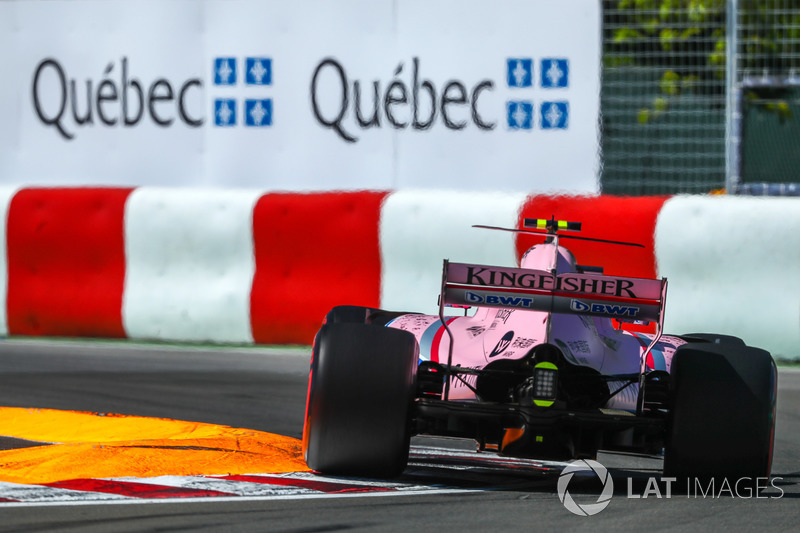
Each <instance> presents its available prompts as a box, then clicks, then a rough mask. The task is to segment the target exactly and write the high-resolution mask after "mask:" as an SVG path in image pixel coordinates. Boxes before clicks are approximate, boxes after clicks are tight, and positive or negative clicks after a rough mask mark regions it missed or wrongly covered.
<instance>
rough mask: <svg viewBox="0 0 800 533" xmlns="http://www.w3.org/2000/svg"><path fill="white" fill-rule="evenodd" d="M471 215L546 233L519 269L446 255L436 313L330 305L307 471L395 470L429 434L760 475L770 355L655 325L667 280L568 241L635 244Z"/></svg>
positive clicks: (309, 418)
mask: <svg viewBox="0 0 800 533" xmlns="http://www.w3.org/2000/svg"><path fill="white" fill-rule="evenodd" d="M476 227H482V228H489V229H498V230H505V231H515V232H523V233H530V234H535V235H538V236H540V237H543V238H544V239H545V242H544V243H541V244H537V245H535V246H533V247H532V248H530V249H529V250H528V251H527V252H526V253H525V254H524V255H523V257H522V259H521V261H520V267H519V268H508V267H495V266H486V265H472V264H463V263H452V262H449V261H447V260H445V261H444V268H443V276H442V286H441V293H440V295H439V315H438V316H429V315H424V314H418V313H398V312H390V311H385V310H381V309H373V308H367V307H357V306H338V307H335V308H333V309H332V310H331V311H330V312H329V313H328V315H327V316H326V317H325V320H324V322H323V325H322V327H321V328H320V330H319V332H318V333H317V335H316V338H315V341H314V346H313V354H312V361H311V370H310V375H309V387H308V399H307V404H306V415H305V425H304V431H303V450H304V454H305V459H306V462H307V464H308V466H309V467H310V468H311V469H313V470H316V471H318V472H322V473H326V474H338V475H366V476H372V477H393V476H397V475H399V474H400V473H402V471H403V470H404V469H405V468H406V466H407V463H408V455H409V446H410V444H409V443H410V437H411V436H412V435H435V436H446V437H461V438H470V439H474V440H475V441H476V442H477V443H478V445H479V449H480V450H485V451H489V452H492V453H498V454H501V455H507V456H513V457H525V458H536V459H551V460H571V459H577V458H594V457H595V456H596V454H597V452H598V450H601V449H602V450H609V451H624V452H632V453H642V454H656V455H660V454H662V453H663V456H664V474H665V475H667V476H674V477H676V478H679V479H689V478H695V479H712V480H717V479H725V478H727V479H729V480H733V479H742V478H750V479H756V478H765V477H768V476H769V474H770V468H771V461H772V449H773V436H774V430H775V406H776V391H777V371H776V367H775V362H774V361H773V359H772V356H771V355H770V354H769V353H768V352H766V351H764V350H761V349H758V348H753V347H749V346H746V345H745V343H744V342H743V341H742V340H741V339H738V338H736V337H732V336H727V335H716V334H688V335H663V334H662V327H663V323H664V305H665V299H666V294H667V280H666V279H643V278H631V277H619V276H609V275H604V274H603V272H602V268H600V267H594V266H591V267H590V266H582V265H580V264H578V263H577V262H576V259H575V257H574V256H573V254H572V253H571V252H570V251H569V250H568V249H567V248H566V247H564V246H562V245H561V241H562V240H565V239H585V240H591V241H600V242H605V243H608V244H609V245H619V246H641V245H637V244H635V243H624V242H618V241H605V240H600V239H588V238H586V237H583V236H580V235H575V234H574V232H578V231H580V230H581V224H580V223H575V222H564V221H556V220H553V219H550V220H547V219H544V220H542V219H525V221H524V229H507V228H494V227H490V226H476ZM446 308H455V309H456V310H457V311H456V312H457V313H459V314H460V316H458V315H457V316H452V314H451V315H446V314H445V309H446ZM469 308H474V312H473V313H472V314H470V311H469ZM626 322H635V323H652V324H655V333H637V332H632V331H627V330H624V329H622V328H621V324H623V323H626ZM628 329H635V328H628ZM639 329H642V328H639Z"/></svg>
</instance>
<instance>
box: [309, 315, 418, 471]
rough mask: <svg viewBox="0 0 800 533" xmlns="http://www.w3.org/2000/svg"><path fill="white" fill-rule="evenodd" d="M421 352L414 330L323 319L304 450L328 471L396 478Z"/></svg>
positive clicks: (315, 354) (404, 458)
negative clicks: (328, 321)
mask: <svg viewBox="0 0 800 533" xmlns="http://www.w3.org/2000/svg"><path fill="white" fill-rule="evenodd" d="M418 354H419V349H418V347H417V341H416V339H415V338H414V335H412V334H411V333H408V332H406V331H402V330H398V329H391V328H385V327H382V326H376V325H371V324H363V323H362V324H359V323H347V322H344V323H333V324H325V325H323V326H322V328H321V329H320V330H319V332H318V333H317V337H316V340H315V343H314V350H313V354H312V360H311V372H310V375H309V386H308V399H307V403H306V418H305V426H304V429H303V453H304V455H305V459H306V464H308V466H309V468H311V469H313V470H316V471H317V472H322V473H326V474H338V475H354V476H356V475H362V476H370V477H394V476H397V475H399V474H401V473H402V471H403V470H404V469H405V467H406V464H407V462H408V449H409V441H410V435H411V428H410V422H411V421H410V413H411V406H412V402H413V400H414V394H415V390H416V389H415V387H416V369H417V360H418V356H419V355H418Z"/></svg>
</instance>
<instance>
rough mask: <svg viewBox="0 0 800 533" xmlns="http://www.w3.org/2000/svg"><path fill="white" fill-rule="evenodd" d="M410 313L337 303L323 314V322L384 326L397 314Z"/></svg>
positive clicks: (397, 315)
mask: <svg viewBox="0 0 800 533" xmlns="http://www.w3.org/2000/svg"><path fill="white" fill-rule="evenodd" d="M410 314H412V313H404V312H397V311H384V310H383V309H375V308H374V307H361V306H358V305H337V306H336V307H334V308H333V309H331V310H330V311H328V314H327V315H325V320H324V321H323V324H341V323H343V322H345V323H355V324H376V325H379V326H385V325H386V324H388V323H389V322H391V321H392V320H393V319H395V318H397V317H399V316H402V315H410Z"/></svg>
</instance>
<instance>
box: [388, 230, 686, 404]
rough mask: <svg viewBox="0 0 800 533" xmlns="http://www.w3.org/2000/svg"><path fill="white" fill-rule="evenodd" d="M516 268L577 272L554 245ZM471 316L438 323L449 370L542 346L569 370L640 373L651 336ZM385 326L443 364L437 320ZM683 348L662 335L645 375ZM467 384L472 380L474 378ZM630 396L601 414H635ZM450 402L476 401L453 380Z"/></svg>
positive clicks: (540, 318)
mask: <svg viewBox="0 0 800 533" xmlns="http://www.w3.org/2000/svg"><path fill="white" fill-rule="evenodd" d="M520 267H521V268H523V269H530V270H532V271H545V272H552V273H554V274H556V275H559V274H565V273H574V272H577V267H576V261H575V257H574V256H573V255H572V253H571V252H570V251H569V250H568V249H566V248H564V247H563V246H559V245H558V244H557V243H545V244H538V245H536V246H534V247H532V248H531V249H530V250H528V251H527V252H526V253H525V255H524V256H523V257H522V260H521V261H520ZM642 281H643V282H647V281H650V280H642ZM474 309H475V313H474V314H473V315H472V316H464V315H459V316H446V317H445V319H446V321H447V325H448V327H449V329H450V331H451V333H452V335H453V339H454V343H453V359H452V364H453V365H460V366H461V367H465V368H475V369H480V368H483V367H485V366H486V365H488V364H489V363H490V362H493V361H497V360H500V359H521V358H523V357H524V356H525V355H526V354H528V352H529V351H530V350H531V349H532V348H533V347H534V346H536V345H538V344H541V343H547V342H549V343H550V344H553V345H555V346H557V347H558V348H559V349H560V350H561V352H562V353H563V354H564V356H565V358H566V359H567V360H568V361H569V362H571V363H572V364H575V365H580V366H587V367H590V368H593V369H594V370H597V371H598V372H600V373H601V374H603V375H618V374H635V373H638V372H640V364H641V357H642V354H643V353H644V352H645V350H646V348H647V346H648V345H649V344H650V343H651V341H652V339H653V338H654V335H653V334H646V333H634V332H629V331H623V330H619V329H616V328H615V327H614V326H613V323H612V319H611V318H609V317H605V316H589V315H583V314H562V313H551V312H547V311H533V310H526V309H519V308H496V307H475V308H474ZM451 310H454V309H451ZM548 319H549V324H548ZM388 327H392V328H397V329H402V330H405V331H409V332H411V333H413V334H414V336H415V337H416V339H417V342H418V343H419V348H420V360H421V361H435V362H441V363H447V358H448V353H449V345H450V336H449V335H448V334H447V332H446V331H445V328H444V326H443V324H442V322H441V321H440V319H439V317H438V316H432V315H420V314H408V315H402V316H400V317H398V318H396V319H394V320H393V321H391V322H390V323H389V324H388ZM548 330H549V331H548ZM682 344H685V341H684V340H682V339H681V338H679V337H673V336H667V335H663V336H661V338H660V339H659V341H658V343H656V344H655V345H654V346H653V348H652V349H651V351H650V353H649V354H648V356H647V362H646V364H647V368H648V369H650V370H664V371H667V372H669V370H670V364H671V362H672V356H673V354H674V353H675V350H676V349H677V348H678V347H679V346H681V345H682ZM467 379H472V380H474V376H468V377H467ZM473 383H474V381H473ZM625 383H626V382H624V381H620V382H619V383H618V384H617V386H615V383H614V382H611V383H609V387H610V388H611V390H612V391H613V390H615V388H619V387H621V386H623V385H624V384H625ZM637 395H638V385H631V386H628V387H626V388H625V389H624V390H622V391H621V392H620V393H619V394H617V395H615V396H613V397H612V398H611V400H609V402H608V404H607V405H606V407H607V408H614V409H624V410H627V411H635V410H636V400H637ZM450 399H451V400H474V399H475V394H474V392H473V391H472V390H470V389H469V387H467V386H465V385H464V384H463V383H462V382H460V381H458V380H452V381H451V387H450Z"/></svg>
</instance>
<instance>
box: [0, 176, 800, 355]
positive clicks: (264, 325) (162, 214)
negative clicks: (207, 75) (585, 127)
mask: <svg viewBox="0 0 800 533" xmlns="http://www.w3.org/2000/svg"><path fill="white" fill-rule="evenodd" d="M0 213H2V214H3V215H4V216H3V218H2V220H3V222H4V227H3V228H2V231H0V244H4V246H2V247H0V248H1V249H2V253H1V254H0V276H2V278H3V279H4V280H5V282H4V283H0V333H4V334H12V335H55V336H96V337H127V338H137V339H160V340H182V341H197V342H205V341H211V342H242V343H252V342H256V343H303V344H306V343H310V342H311V340H312V338H313V335H314V332H315V331H316V329H317V328H318V326H319V323H320V320H321V319H322V317H323V316H324V315H325V313H326V312H327V311H328V309H330V308H331V307H333V306H334V305H338V304H344V303H349V304H355V305H368V306H375V307H384V308H387V309H393V310H406V311H422V312H431V313H433V312H435V311H436V309H437V307H436V299H437V296H438V291H439V284H440V276H441V267H442V259H444V258H448V259H452V260H454V261H463V262H476V263H488V264H506V265H513V264H514V263H515V262H516V261H517V260H518V258H519V256H520V255H521V254H522V253H523V252H524V251H525V250H526V249H527V248H528V247H529V246H531V245H532V244H534V243H535V242H539V241H540V239H539V240H537V239H536V238H535V237H530V236H525V235H517V234H512V233H507V232H495V231H489V230H482V229H475V228H471V225H472V224H487V225H497V226H505V227H514V226H516V227H519V226H520V225H521V219H522V218H524V217H536V218H543V217H548V218H549V217H550V216H555V217H556V218H558V219H566V220H576V221H581V222H583V223H584V225H583V230H584V231H583V234H584V235H585V236H587V237H600V238H607V239H617V240H628V241H633V242H640V243H642V244H645V246H646V248H644V249H639V248H631V247H621V246H610V245H603V244H598V243H592V242H585V241H574V242H570V243H569V246H570V248H571V249H572V250H573V252H574V253H575V255H576V256H577V257H578V260H579V262H580V263H581V264H588V265H602V266H605V269H606V273H608V274H619V275H632V276H656V275H659V276H666V277H668V278H669V282H670V286H669V288H670V292H669V295H668V303H667V324H666V326H667V330H668V331H670V332H673V333H688V332H694V331H715V332H719V333H728V334H734V335H738V336H740V337H743V338H744V339H745V340H746V341H747V342H748V344H751V345H754V346H760V347H763V348H766V349H768V350H770V351H771V352H773V354H774V355H775V356H777V357H782V358H800V348H798V347H799V346H800V202H798V201H797V200H796V199H761V198H740V197H706V196H702V197H699V196H698V197H693V196H685V197H684V196H678V197H672V198H668V197H644V198H641V197H640V198H622V197H610V196H599V197H567V196H530V195H525V194H510V193H472V192H470V193H467V192H453V191H439V192H437V191H397V192H385V191H359V192H330V193H313V194H304V193H286V192H264V191H253V190H219V189H214V190H198V189H191V190H188V189H162V188H154V187H142V188H135V189H126V188H20V189H8V188H5V189H3V188H0Z"/></svg>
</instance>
